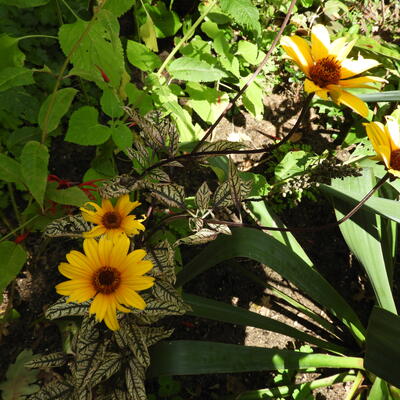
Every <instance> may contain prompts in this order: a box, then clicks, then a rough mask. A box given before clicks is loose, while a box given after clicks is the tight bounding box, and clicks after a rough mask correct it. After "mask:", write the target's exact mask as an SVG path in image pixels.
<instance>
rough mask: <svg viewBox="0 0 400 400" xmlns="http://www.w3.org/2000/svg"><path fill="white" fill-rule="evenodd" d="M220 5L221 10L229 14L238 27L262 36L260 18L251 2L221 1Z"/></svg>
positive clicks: (245, 0)
mask: <svg viewBox="0 0 400 400" xmlns="http://www.w3.org/2000/svg"><path fill="white" fill-rule="evenodd" d="M219 3H220V7H221V10H222V11H224V12H226V13H228V14H229V15H230V16H231V17H232V18H233V19H234V20H235V22H236V23H237V24H238V25H240V26H242V27H244V28H247V29H250V30H253V31H256V32H257V34H260V32H261V25H260V22H259V17H260V16H259V13H258V9H257V7H255V6H254V4H253V3H252V2H251V0H220V2H219Z"/></svg>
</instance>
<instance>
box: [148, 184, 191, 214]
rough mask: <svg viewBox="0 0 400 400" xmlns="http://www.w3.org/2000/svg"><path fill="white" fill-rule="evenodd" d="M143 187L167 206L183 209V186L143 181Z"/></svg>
mask: <svg viewBox="0 0 400 400" xmlns="http://www.w3.org/2000/svg"><path fill="white" fill-rule="evenodd" d="M144 187H145V188H146V189H148V190H149V191H150V195H151V196H153V197H155V198H156V199H158V200H160V201H161V202H163V203H164V204H166V205H167V206H169V207H176V208H181V209H185V208H186V207H185V191H184V188H183V186H181V185H177V184H175V183H150V182H144Z"/></svg>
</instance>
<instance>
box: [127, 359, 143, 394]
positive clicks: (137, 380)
mask: <svg viewBox="0 0 400 400" xmlns="http://www.w3.org/2000/svg"><path fill="white" fill-rule="evenodd" d="M144 380H145V368H144V367H143V366H141V365H140V364H139V363H138V362H137V360H135V359H130V360H129V363H128V366H127V368H126V369H125V384H126V387H127V389H128V393H129V395H130V396H131V397H130V398H131V399H132V400H147V396H146V389H145V386H144Z"/></svg>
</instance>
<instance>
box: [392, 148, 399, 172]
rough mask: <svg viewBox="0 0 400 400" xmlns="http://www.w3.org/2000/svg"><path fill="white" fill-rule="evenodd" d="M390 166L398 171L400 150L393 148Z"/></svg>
mask: <svg viewBox="0 0 400 400" xmlns="http://www.w3.org/2000/svg"><path fill="white" fill-rule="evenodd" d="M390 167H391V168H392V169H395V170H396V171H400V150H393V151H392V154H391V155H390Z"/></svg>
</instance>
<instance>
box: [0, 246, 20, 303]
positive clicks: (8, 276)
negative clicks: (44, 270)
mask: <svg viewBox="0 0 400 400" xmlns="http://www.w3.org/2000/svg"><path fill="white" fill-rule="evenodd" d="M0 259H1V264H0V303H1V301H2V299H3V296H2V293H3V291H4V290H5V289H6V287H7V286H8V285H9V283H10V282H11V281H12V280H13V279H14V278H15V277H16V276H17V275H18V274H19V272H20V271H21V268H22V267H23V266H24V264H25V261H26V252H25V250H24V249H23V248H22V247H21V246H20V245H18V244H16V243H14V242H10V241H4V242H1V243H0Z"/></svg>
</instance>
